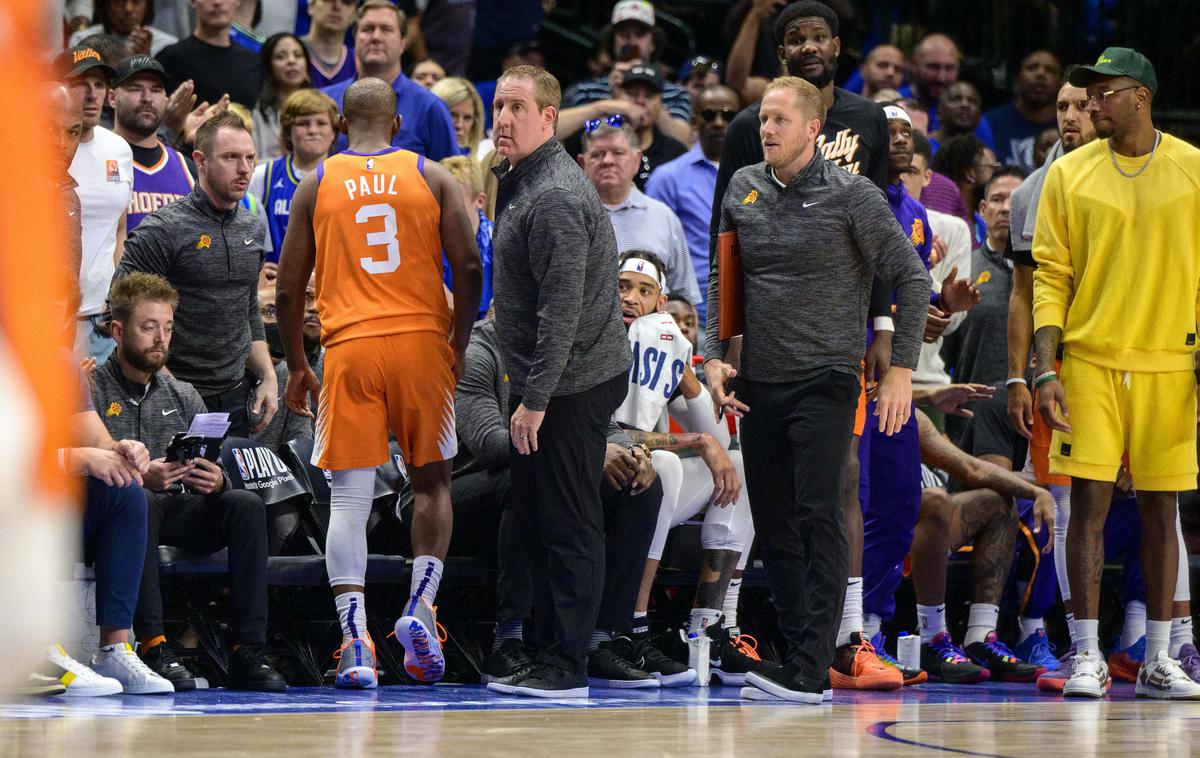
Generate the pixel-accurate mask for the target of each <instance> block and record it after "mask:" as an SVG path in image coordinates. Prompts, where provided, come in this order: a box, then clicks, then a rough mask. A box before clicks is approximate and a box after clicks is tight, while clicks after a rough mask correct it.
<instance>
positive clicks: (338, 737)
mask: <svg viewBox="0 0 1200 758" xmlns="http://www.w3.org/2000/svg"><path fill="white" fill-rule="evenodd" d="M1196 754H1200V702H1196V703H1163V702H1159V701H1147V700H1135V699H1134V697H1133V685H1116V686H1114V688H1113V691H1112V694H1111V696H1110V697H1109V698H1107V699H1105V700H1102V701H1064V700H1063V699H1062V698H1061V697H1058V696H1050V695H1043V694H1040V693H1038V691H1037V690H1036V689H1035V688H1034V686H1033V685H1027V684H1026V685H1014V684H989V685H982V686H980V685H974V686H953V685H937V684H925V685H920V686H917V687H909V688H907V689H905V690H904V692H903V694H900V695H896V694H887V693H846V692H842V691H837V692H836V693H835V696H834V701H833V704H832V705H825V706H809V705H794V704H780V705H776V704H774V703H761V702H751V701H743V700H741V699H740V698H739V696H738V689H737V688H732V687H713V688H711V689H707V690H701V689H684V690H653V691H643V692H637V691H630V690H600V689H593V690H592V698H591V699H589V700H586V701H567V700H563V701H534V700H528V699H524V698H514V697H506V696H499V695H495V694H492V693H489V692H487V691H486V690H485V689H483V688H482V687H480V686H477V685H476V686H468V685H438V686H434V687H422V686H395V687H382V688H380V689H378V690H375V691H367V692H346V691H340V690H333V689H331V688H294V689H292V690H291V691H290V692H288V693H287V694H286V695H256V694H245V693H233V692H227V691H225V690H221V689H214V690H202V691H197V692H190V693H181V694H177V695H173V696H143V697H136V696H123V697H115V698H95V699H64V698H50V699H40V700H32V699H31V700H20V701H10V702H6V703H3V704H0V756H4V757H5V758H15V757H16V756H39V758H40V757H41V756H124V755H138V756H152V755H164V756H180V757H181V758H182V757H184V756H212V755H221V756H251V755H288V756H310V755H311V756H339V757H342V756H352V757H355V758H357V757H358V756H373V755H405V756H457V755H469V756H492V755H498V756H506V755H513V756H518V755H519V756H529V755H556V756H558V755H561V756H589V755H604V756H625V755H630V756H635V755H636V756H650V755H653V756H658V755H683V756H702V757H703V758H712V757H715V756H765V755H792V756H808V755H814V756H815V755H836V756H874V755H913V756H935V755H944V756H954V755H968V756H1026V755H1042V756H1051V757H1054V758H1058V757H1061V758H1089V757H1090V756H1110V755H1111V756H1139V757H1140V756H1159V755H1163V756H1185V755H1196Z"/></svg>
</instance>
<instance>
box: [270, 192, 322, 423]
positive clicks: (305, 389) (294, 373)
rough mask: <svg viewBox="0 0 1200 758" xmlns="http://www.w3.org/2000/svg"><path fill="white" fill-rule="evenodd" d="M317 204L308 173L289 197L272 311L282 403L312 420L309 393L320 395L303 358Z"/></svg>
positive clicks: (318, 388) (314, 243) (315, 249)
mask: <svg viewBox="0 0 1200 758" xmlns="http://www.w3.org/2000/svg"><path fill="white" fill-rule="evenodd" d="M316 204H317V172H316V171H310V172H309V173H308V174H307V175H306V176H305V177H304V178H303V179H301V180H300V186H298V187H297V188H296V194H295V195H293V196H292V207H291V214H290V218H289V221H288V228H287V234H286V235H285V236H284V239H283V249H282V251H281V252H280V255H279V278H278V279H277V280H276V284H275V311H276V314H277V318H278V320H279V336H280V338H281V339H282V340H283V352H284V356H285V357H286V360H287V364H288V381H287V389H286V390H285V392H284V401H285V402H286V403H287V406H288V408H289V409H290V410H291V411H292V412H293V413H298V414H300V415H301V416H308V417H311V416H312V412H311V411H310V410H309V409H308V395H309V393H310V392H312V393H314V394H316V393H318V392H320V386H319V385H318V383H317V377H316V375H314V374H313V371H312V369H311V368H310V367H309V365H308V357H307V356H306V355H305V354H304V291H305V289H306V288H307V287H308V279H309V277H310V276H312V271H313V266H314V265H315V263H316V257H317V246H316V240H315V239H314V237H313V228H312V223H313V209H314V208H315V207H316Z"/></svg>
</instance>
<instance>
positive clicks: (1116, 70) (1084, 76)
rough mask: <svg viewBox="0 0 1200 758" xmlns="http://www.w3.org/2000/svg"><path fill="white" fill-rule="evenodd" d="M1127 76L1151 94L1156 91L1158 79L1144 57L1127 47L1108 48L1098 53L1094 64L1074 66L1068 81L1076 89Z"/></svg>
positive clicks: (1152, 67)
mask: <svg viewBox="0 0 1200 758" xmlns="http://www.w3.org/2000/svg"><path fill="white" fill-rule="evenodd" d="M1114 76H1128V77H1129V78H1130V79H1133V80H1134V81H1136V82H1137V83H1138V84H1141V85H1142V86H1144V87H1146V88H1147V89H1149V90H1150V92H1151V93H1155V92H1157V91H1158V77H1157V76H1155V74H1154V66H1153V65H1151V64H1150V61H1149V60H1148V59H1147V58H1146V56H1144V55H1142V54H1141V53H1139V52H1138V51H1137V50H1133V49H1131V48H1128V47H1109V48H1105V50H1104V52H1102V53H1100V57H1099V58H1097V59H1096V62H1095V64H1093V65H1091V66H1076V67H1075V68H1074V69H1072V71H1071V75H1070V76H1069V77H1068V80H1069V81H1070V82H1071V84H1073V85H1074V86H1076V87H1086V86H1088V85H1089V84H1091V83H1092V82H1094V81H1095V80H1097V79H1110V78H1112V77H1114Z"/></svg>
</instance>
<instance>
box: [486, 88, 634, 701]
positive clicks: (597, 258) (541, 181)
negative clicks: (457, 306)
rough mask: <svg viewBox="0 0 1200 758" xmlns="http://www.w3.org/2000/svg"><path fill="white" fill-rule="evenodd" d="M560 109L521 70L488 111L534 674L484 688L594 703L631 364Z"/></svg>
mask: <svg viewBox="0 0 1200 758" xmlns="http://www.w3.org/2000/svg"><path fill="white" fill-rule="evenodd" d="M560 99H561V90H560V89H559V84H558V80H557V79H555V78H554V77H553V76H552V75H551V74H549V73H547V72H546V71H545V70H543V69H538V68H534V67H531V66H516V67H514V68H511V69H509V70H508V71H506V72H505V73H504V74H503V75H502V76H501V77H500V79H499V81H498V82H497V85H496V98H495V101H494V104H493V105H494V111H495V119H494V122H495V129H494V135H495V136H494V138H495V140H496V149H497V150H498V151H499V153H500V154H501V155H503V156H504V157H505V161H504V162H503V163H501V164H500V165H499V166H497V167H496V168H495V169H493V171H495V172H496V174H497V176H499V177H500V189H499V194H498V199H497V202H496V228H495V237H494V243H493V249H494V251H495V252H494V255H493V258H494V265H495V268H494V274H493V276H494V279H493V283H494V288H495V300H494V302H495V304H496V336H497V337H498V340H499V343H500V350H501V353H502V354H503V356H504V367H505V369H506V370H507V371H508V377H509V384H510V389H509V392H510V393H511V395H512V399H511V401H510V402H509V413H510V414H511V420H510V422H509V431H510V443H509V444H510V459H511V462H512V464H511V465H512V492H513V508H514V509H515V512H514V514H515V516H516V517H517V519H518V522H519V523H520V525H521V526H520V528H519V529H518V530H517V533H518V534H519V535H520V539H522V540H524V541H525V544H526V547H527V548H528V552H529V554H530V560H531V562H532V568H533V576H534V581H535V594H536V595H537V596H538V600H537V602H536V603H535V605H534V628H535V629H537V630H538V632H539V633H538V635H537V639H536V640H535V643H536V645H537V647H538V648H539V661H538V662H539V665H538V666H537V667H535V668H534V669H533V670H532V671H530V672H514V674H513V678H512V679H510V678H509V677H501V679H504V680H506V681H499V682H497V681H493V682H489V684H488V686H489V687H491V688H492V689H499V690H500V691H501V692H508V693H511V694H518V695H533V696H543V697H544V696H549V695H553V696H556V697H587V694H588V684H587V681H588V680H587V648H588V642H589V640H590V637H591V633H592V630H593V628H594V625H595V623H596V618H597V614H598V613H599V610H600V597H601V594H602V592H603V590H604V544H605V543H604V512H603V507H602V505H601V502H600V494H599V493H600V478H601V471H602V470H603V468H604V453H605V442H604V434H605V430H606V429H607V428H608V422H609V419H610V418H612V414H613V412H614V411H616V410H617V408H618V407H619V406H620V405H621V401H622V400H623V399H624V397H625V385H626V378H625V372H626V371H627V370H628V368H629V363H630V361H631V360H632V356H631V355H630V351H629V341H628V340H627V339H626V338H625V335H624V331H625V329H624V325H623V324H622V323H621V305H620V302H619V299H618V296H617V291H616V287H615V283H616V280H617V243H616V238H615V237H614V236H613V229H612V223H610V222H609V220H608V214H607V213H606V212H605V210H604V208H603V206H601V205H600V197H599V196H598V195H597V194H596V190H595V188H594V187H592V185H591V182H589V181H588V180H587V177H586V176H584V174H583V171H582V170H581V169H580V168H579V166H578V165H577V164H576V163H575V161H574V160H572V159H571V156H569V155H567V153H566V151H565V150H563V148H562V145H560V144H559V143H558V140H556V139H555V138H554V126H555V122H556V121H557V119H558V105H559V101H560ZM518 673H519V674H520V675H519V676H518ZM518 679H519V681H517V680H518Z"/></svg>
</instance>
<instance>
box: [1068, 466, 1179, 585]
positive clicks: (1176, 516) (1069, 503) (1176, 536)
mask: <svg viewBox="0 0 1200 758" xmlns="http://www.w3.org/2000/svg"><path fill="white" fill-rule="evenodd" d="M1050 493H1051V494H1052V495H1054V553H1055V557H1054V573H1055V574H1057V576H1058V590H1059V592H1060V593H1062V598H1063V600H1064V601H1066V600H1070V599H1071V584H1070V581H1069V580H1068V579H1067V525H1068V524H1070V523H1071V487H1070V486H1069V485H1059V484H1052V485H1050ZM1175 539H1176V540H1178V542H1179V569H1178V572H1177V573H1176V575H1175V598H1174V599H1175V602H1177V603H1183V602H1188V601H1190V600H1191V599H1192V591H1191V582H1190V574H1189V569H1188V558H1187V547H1186V545H1184V542H1183V526H1182V524H1181V522H1180V519H1179V513H1178V512H1176V514H1175Z"/></svg>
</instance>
